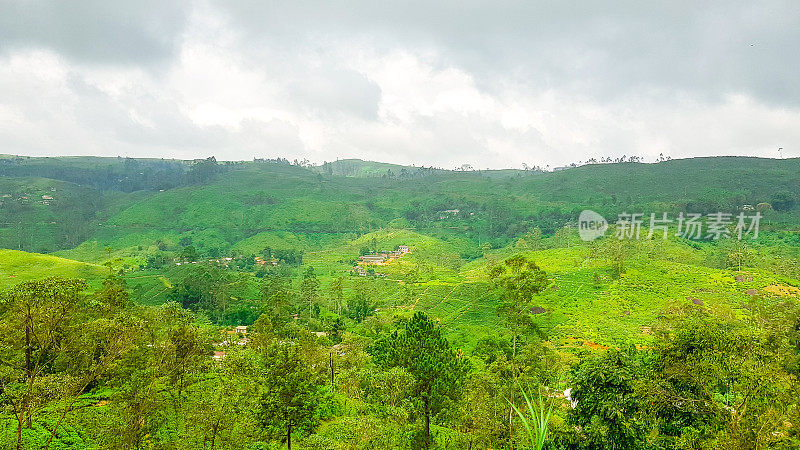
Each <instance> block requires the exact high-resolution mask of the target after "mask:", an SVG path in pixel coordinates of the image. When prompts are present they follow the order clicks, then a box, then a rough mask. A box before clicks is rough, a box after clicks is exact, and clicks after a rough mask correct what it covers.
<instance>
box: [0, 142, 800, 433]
mask: <svg viewBox="0 0 800 450" xmlns="http://www.w3.org/2000/svg"><path fill="white" fill-rule="evenodd" d="M0 175H2V177H0V194H2V199H0V201H2V205H0V214H2V215H0V247H2V248H5V249H4V250H0V290H2V294H0V449H5V448H8V449H23V448H25V449H33V448H37V449H41V448H50V449H66V448H77V449H79V448H87V449H105V448H119V449H130V448H136V449H143V448H154V449H179V448H186V449H190V448H191V449H195V448H206V449H280V448H303V449H373V448H408V449H420V448H431V449H433V448H436V449H489V448H492V449H513V448H517V449H523V448H536V449H542V448H545V449H600V448H603V449H667V448H681V449H719V448H744V449H758V448H786V449H790V448H798V446H800V432H799V431H798V426H799V425H800V379H798V376H800V305H798V300H800V194H798V193H800V160H765V159H755V158H697V159H688V160H671V161H661V162H658V163H655V164H643V163H639V162H635V161H633V162H631V161H626V162H617V163H604V164H589V165H585V166H581V167H574V168H569V169H567V170H562V171H558V172H544V171H541V170H514V171H512V170H508V171H477V170H466V169H465V170H459V171H446V170H441V169H435V168H424V167H423V168H419V167H403V166H396V165H389V164H381V163H372V162H363V161H358V160H345V161H336V162H331V163H326V164H323V165H320V166H314V165H310V164H308V162H306V161H294V162H289V161H286V160H255V161H252V162H249V161H248V162H219V161H217V160H216V159H214V158H208V159H202V160H197V161H166V160H163V161H162V160H133V159H127V158H21V157H3V158H2V159H0ZM584 209H591V210H594V211H596V212H598V213H600V214H601V215H602V216H603V217H605V218H607V219H608V222H609V224H610V226H609V232H608V233H606V235H605V237H602V238H600V239H597V240H595V241H590V242H587V241H583V240H581V239H580V238H579V236H578V232H577V218H578V215H579V214H580V212H581V211H582V210H584ZM632 212H635V213H642V214H643V215H645V216H646V217H647V219H648V220H645V221H644V222H645V223H643V225H642V232H641V236H642V237H641V238H640V239H617V235H618V231H619V228H620V227H621V226H622V225H621V224H619V223H615V222H616V219H617V216H618V215H620V214H624V213H632ZM716 212H725V213H730V214H731V215H732V216H735V215H737V214H740V213H742V214H744V213H747V214H755V213H756V212H757V213H758V214H759V217H762V219H761V223H760V225H761V228H760V230H759V233H758V236H757V238H755V236H753V235H752V234H751V235H750V236H747V237H746V238H745V239H741V240H740V239H736V238H732V237H731V236H735V235H736V233H735V232H734V230H733V225H734V224H731V225H730V227H729V229H727V230H726V233H724V234H725V235H726V237H728V238H727V239H720V240H717V239H712V238H709V237H707V236H702V237H701V238H700V239H694V238H691V237H687V236H684V235H680V233H678V232H677V231H678V230H677V229H676V224H674V223H673V224H671V225H670V226H669V229H668V231H669V233H667V232H666V231H665V233H664V236H665V238H662V236H661V233H660V232H658V233H650V232H649V231H653V230H650V229H649V228H650V225H651V224H650V223H649V217H650V214H651V213H654V214H658V215H659V216H661V214H662V213H664V214H668V215H670V216H671V217H676V216H677V215H678V214H680V213H686V214H690V213H698V214H700V215H702V216H704V217H706V218H708V217H709V216H708V215H710V214H713V213H716ZM704 224H705V225H706V226H708V223H707V222H704ZM370 258H373V259H370ZM371 261H377V262H371Z"/></svg>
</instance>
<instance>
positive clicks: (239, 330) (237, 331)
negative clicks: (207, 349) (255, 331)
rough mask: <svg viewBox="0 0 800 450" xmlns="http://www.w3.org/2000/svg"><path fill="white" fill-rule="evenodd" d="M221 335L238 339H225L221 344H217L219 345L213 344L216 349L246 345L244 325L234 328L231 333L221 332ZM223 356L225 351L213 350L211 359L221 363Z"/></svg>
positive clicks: (229, 331) (245, 328) (228, 331)
mask: <svg viewBox="0 0 800 450" xmlns="http://www.w3.org/2000/svg"><path fill="white" fill-rule="evenodd" d="M223 333H226V334H228V335H231V336H233V337H238V339H231V338H227V339H226V340H225V341H223V342H219V343H216V344H214V345H215V346H217V347H225V346H228V345H234V344H235V345H242V346H243V345H247V326H246V325H239V326H238V327H236V328H234V329H233V331H231V330H227V331H223ZM225 354H226V353H225V350H215V351H214V355H213V356H212V358H213V359H214V360H215V361H222V360H223V359H224V358H225Z"/></svg>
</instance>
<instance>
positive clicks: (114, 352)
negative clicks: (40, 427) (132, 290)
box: [0, 277, 131, 448]
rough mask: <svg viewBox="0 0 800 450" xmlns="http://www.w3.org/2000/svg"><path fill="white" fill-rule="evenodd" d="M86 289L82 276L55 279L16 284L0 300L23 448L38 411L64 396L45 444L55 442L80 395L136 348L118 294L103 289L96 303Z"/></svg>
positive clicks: (2, 354) (2, 347)
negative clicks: (121, 311) (120, 314)
mask: <svg viewBox="0 0 800 450" xmlns="http://www.w3.org/2000/svg"><path fill="white" fill-rule="evenodd" d="M86 288H87V285H86V283H85V282H84V281H83V280H71V279H64V278H57V277H52V278H46V279H44V280H41V281H33V282H28V283H22V284H20V285H17V286H16V287H14V288H13V289H12V290H11V291H10V292H9V293H7V294H5V295H3V297H2V299H0V398H2V400H3V401H4V402H8V404H10V407H11V411H12V413H13V415H14V417H15V418H16V420H17V448H20V447H21V446H22V429H23V428H28V429H30V428H32V427H33V424H34V422H35V415H36V413H38V412H39V411H40V410H41V409H42V408H44V407H45V406H47V405H48V403H50V402H52V401H61V402H62V403H61V404H60V405H59V406H58V407H56V408H55V411H58V414H57V418H56V420H55V424H54V425H52V427H51V428H50V429H48V432H49V437H47V438H46V443H45V444H44V445H43V446H44V447H45V448H47V447H49V446H50V444H51V443H52V441H53V438H54V437H55V436H56V433H57V432H58V430H59V428H60V427H61V425H62V424H63V422H64V419H65V418H66V415H67V414H68V413H69V412H70V411H71V410H72V407H73V404H74V402H75V401H76V400H77V398H78V397H79V396H80V395H81V394H83V393H84V392H85V391H86V389H87V388H88V387H89V386H90V385H91V384H92V383H94V382H95V381H96V380H98V379H99V378H100V377H102V376H104V375H105V374H106V373H107V372H108V371H109V370H110V369H111V368H112V367H113V366H114V364H115V363H116V362H117V361H118V360H119V359H120V357H121V355H122V354H123V353H124V352H125V351H126V350H127V349H128V348H129V346H130V342H131V340H130V336H129V334H128V328H127V327H126V325H125V323H124V320H123V318H121V317H119V314H118V313H119V305H118V303H119V299H118V298H116V297H117V296H116V295H112V296H110V297H108V296H106V295H105V294H107V293H108V292H107V291H106V292H105V293H104V292H101V293H100V294H99V295H98V296H97V298H95V299H93V301H92V303H91V306H90V303H89V302H88V301H87V298H86V297H85V296H84V295H83V294H82V292H83V291H84V290H85V289H86ZM106 288H107V289H108V285H106Z"/></svg>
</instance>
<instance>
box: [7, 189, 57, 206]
mask: <svg viewBox="0 0 800 450" xmlns="http://www.w3.org/2000/svg"><path fill="white" fill-rule="evenodd" d="M55 191H56V188H51V189H50V192H55ZM31 197H34V198H35V196H34V195H32V194H27V193H26V194H24V195H20V196H19V197H17V198H16V199H15V198H14V195H11V194H2V195H0V199H2V200H0V205H2V204H3V202H8V201H14V200H16V201H17V202H20V203H28V202H30V201H31ZM41 197H42V199H41V200H37V201H36V202H37V203H40V204H42V205H45V206H46V205H49V204H50V202H51V201H53V200H55V198H54V197H53V196H52V195H49V194H44V195H42V196H41Z"/></svg>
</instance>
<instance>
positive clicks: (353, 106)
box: [0, 0, 800, 167]
mask: <svg viewBox="0 0 800 450" xmlns="http://www.w3.org/2000/svg"><path fill="white" fill-rule="evenodd" d="M798 50H800V3H798V2H796V1H794V0H768V1H765V2H757V3H754V2H748V1H744V0H734V1H709V2H689V1H661V2H641V1H633V0H626V1H622V2H613V3H610V2H583V1H572V0H570V1H562V2H550V1H544V0H536V1H500V2H492V3H491V4H490V3H488V2H480V1H458V2H455V1H445V2H428V1H421V0H412V1H407V2H403V3H396V2H395V3H386V2H374V1H367V0H352V1H348V2H329V1H322V0H319V1H302V2H300V1H298V2H260V1H256V0H230V1H225V2H222V1H212V0H185V1H176V2H156V1H149V0H148V1H144V2H109V1H89V2H78V3H67V2H57V1H44V0H33V1H26V2H13V1H8V0H0V124H2V123H3V121H5V122H6V123H7V124H10V125H6V126H2V125H0V145H2V146H3V147H4V148H6V149H7V150H6V151H8V152H21V153H24V152H27V153H39V154H41V153H54V154H59V153H73V154H74V153H81V152H92V153H93V154H109V155H114V154H117V153H123V152H125V153H126V154H129V155H131V156H137V155H142V156H153V155H157V154H159V153H164V154H169V152H171V151H173V152H175V153H176V154H180V155H182V156H187V157H190V156H195V154H197V155H205V154H208V153H209V152H214V153H217V155H218V156H219V157H220V158H230V159H237V158H243V159H248V158H250V157H252V156H270V155H280V156H287V157H291V156H293V155H294V156H297V157H298V158H302V157H308V158H310V159H312V160H315V161H322V160H331V159H334V158H336V157H350V156H357V157H362V158H370V159H383V160H387V161H397V162H404V163H412V162H416V163H418V164H437V165H442V166H453V165H456V164H460V163H463V162H469V163H474V164H475V165H476V166H479V167H485V166H487V165H490V166H493V167H497V166H512V165H513V166H518V165H519V164H521V163H522V162H527V163H532V164H542V165H544V164H545V163H550V164H553V165H556V164H561V163H565V162H571V161H577V160H582V159H587V158H589V157H598V156H604V155H619V154H623V153H624V154H628V155H630V154H634V153H638V154H642V155H651V156H652V155H657V154H658V153H660V152H665V153H668V154H671V155H673V156H676V157H677V156H690V155H696V154H726V153H736V154H756V155H760V156H777V155H773V154H772V153H774V151H775V149H776V148H777V146H782V147H784V149H785V154H786V155H792V154H794V155H800V135H799V134H798V133H800V132H798V131H797V130H798V129H800V77H797V76H796V74H797V73H800V59H798V58H796V57H794V54H795V53H797V51H798ZM698 124H703V125H702V126H699V125H698ZM687 130H690V131H687ZM770 152H772V153H770Z"/></svg>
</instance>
